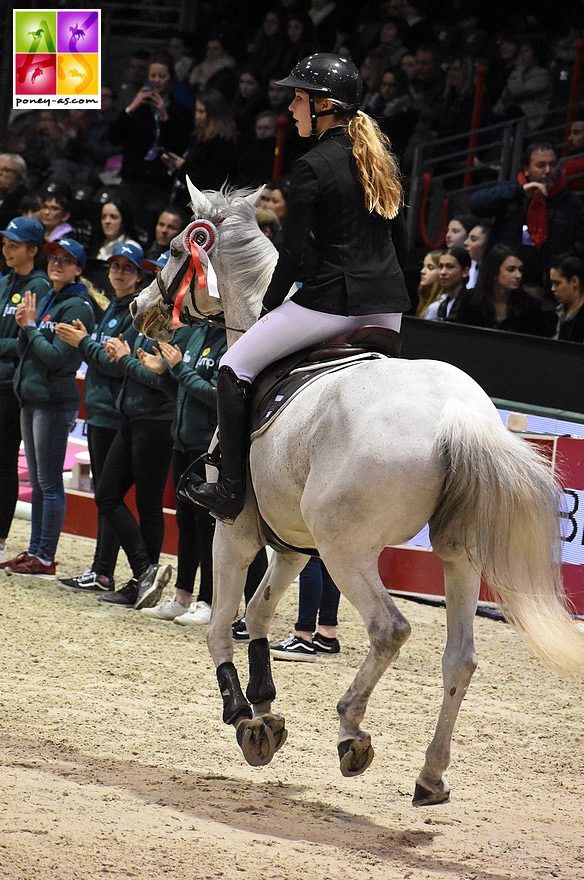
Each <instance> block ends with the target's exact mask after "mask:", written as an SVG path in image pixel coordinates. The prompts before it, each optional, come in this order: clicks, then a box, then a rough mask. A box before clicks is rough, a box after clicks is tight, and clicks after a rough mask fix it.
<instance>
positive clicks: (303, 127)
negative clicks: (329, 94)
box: [288, 89, 326, 137]
mask: <svg viewBox="0 0 584 880" xmlns="http://www.w3.org/2000/svg"><path fill="white" fill-rule="evenodd" d="M325 101H326V99H323V98H316V97H315V98H314V107H315V110H317V111H319V110H322V108H323V105H324V103H325ZM288 109H289V110H290V112H291V113H292V116H293V117H294V122H295V123H296V128H297V129H298V134H299V135H300V137H310V131H311V123H310V98H309V96H308V92H303V91H301V90H300V89H294V97H293V98H292V101H291V102H290V105H289V107H288Z"/></svg>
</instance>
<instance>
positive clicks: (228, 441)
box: [177, 367, 251, 523]
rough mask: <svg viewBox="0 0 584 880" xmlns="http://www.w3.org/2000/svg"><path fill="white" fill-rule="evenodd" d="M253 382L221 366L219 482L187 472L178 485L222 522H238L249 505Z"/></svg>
mask: <svg viewBox="0 0 584 880" xmlns="http://www.w3.org/2000/svg"><path fill="white" fill-rule="evenodd" d="M250 387H251V386H250V384H249V382H244V381H243V380H242V379H238V378H237V376H236V375H235V373H234V372H233V370H232V369H231V367H220V368H219V376H218V379H217V418H218V423H219V443H220V446H221V464H222V467H221V472H220V475H219V480H218V481H217V482H216V483H205V482H203V481H202V480H201V478H200V477H198V476H197V475H196V474H195V473H194V472H190V471H189V470H187V471H185V473H184V474H183V475H182V477H181V479H180V482H179V484H178V487H177V494H178V495H179V497H180V498H182V499H183V501H190V502H191V503H192V504H199V505H200V506H201V507H206V508H207V509H208V510H209V512H210V513H211V514H212V516H214V517H216V518H217V519H220V520H221V521H222V522H227V523H232V522H234V521H235V520H236V519H237V517H238V516H239V514H240V513H241V511H242V510H243V507H244V504H245V472H246V468H247V447H248V426H247V398H248V393H249V389H250Z"/></svg>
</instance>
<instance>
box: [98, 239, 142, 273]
mask: <svg viewBox="0 0 584 880" xmlns="http://www.w3.org/2000/svg"><path fill="white" fill-rule="evenodd" d="M114 257H124V258H125V259H126V260H129V261H130V263H133V264H134V266H135V267H136V269H139V270H140V272H141V271H142V260H143V259H144V251H143V250H142V248H141V247H140V245H139V244H136V242H135V241H125V242H124V243H123V244H117V245H116V246H115V247H114V249H113V251H112V252H111V254H110V256H109V257H108V258H107V261H108V263H109V261H110V260H113V258H114Z"/></svg>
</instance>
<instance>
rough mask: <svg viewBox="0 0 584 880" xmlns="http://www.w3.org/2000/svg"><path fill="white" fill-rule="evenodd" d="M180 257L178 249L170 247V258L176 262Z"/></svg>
mask: <svg viewBox="0 0 584 880" xmlns="http://www.w3.org/2000/svg"><path fill="white" fill-rule="evenodd" d="M180 255H181V251H180V248H177V247H172V248H171V249H170V256H171V257H174V258H175V260H178V258H179V257H180Z"/></svg>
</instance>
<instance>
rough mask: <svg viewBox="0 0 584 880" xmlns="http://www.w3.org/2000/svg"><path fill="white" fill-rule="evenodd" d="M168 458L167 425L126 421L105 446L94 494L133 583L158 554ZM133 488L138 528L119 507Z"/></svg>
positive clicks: (169, 442)
mask: <svg viewBox="0 0 584 880" xmlns="http://www.w3.org/2000/svg"><path fill="white" fill-rule="evenodd" d="M171 455H172V437H171V435H170V422H168V421H153V420H141V421H136V422H125V423H124V425H123V426H122V427H121V428H120V430H119V431H118V432H117V433H116V436H115V438H114V441H113V443H112V445H111V446H110V450H109V452H108V454H107V457H106V460H105V463H104V465H103V469H102V472H101V477H100V479H99V483H98V484H97V487H96V490H95V501H96V504H97V506H98V508H99V510H100V511H101V513H103V515H104V516H105V517H106V519H107V521H108V523H109V525H110V526H111V528H112V529H113V531H114V533H115V535H116V537H117V538H118V540H119V542H120V544H121V545H122V547H123V548H124V552H125V554H126V556H127V557H128V562H129V563H130V567H131V569H132V572H133V575H134V577H136V578H138V577H140V575H141V574H143V573H144V572H145V571H146V569H147V568H148V566H149V565H150V564H151V563H157V562H158V558H159V556H160V551H161V549H162V541H163V539H164V516H163V513H162V500H163V496H164V487H165V485H166V479H167V477H168V469H169V466H170V459H171ZM132 485H135V487H136V507H137V508H138V517H139V519H140V522H139V524H138V522H136V520H135V518H134V516H133V515H132V513H131V511H130V509H129V508H128V506H127V505H126V504H125V502H124V497H125V495H126V492H127V491H128V489H129V488H130V487H131V486H132Z"/></svg>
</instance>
